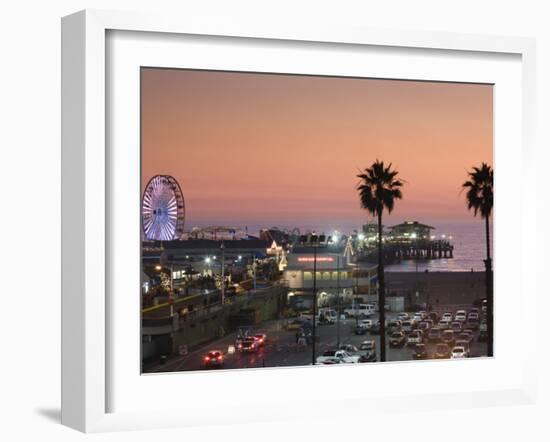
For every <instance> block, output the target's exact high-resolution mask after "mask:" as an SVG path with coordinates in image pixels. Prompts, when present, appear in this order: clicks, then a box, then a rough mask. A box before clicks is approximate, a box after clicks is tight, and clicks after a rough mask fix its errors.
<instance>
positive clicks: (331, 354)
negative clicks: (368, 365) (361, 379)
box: [315, 350, 360, 364]
mask: <svg viewBox="0 0 550 442" xmlns="http://www.w3.org/2000/svg"><path fill="white" fill-rule="evenodd" d="M335 358H336V359H339V360H340V361H341V362H343V363H346V364H356V363H358V362H359V359H360V356H358V355H350V354H349V353H348V352H346V351H345V350H327V351H325V352H323V354H322V355H321V356H318V357H317V359H316V360H315V362H317V363H320V364H324V363H325V361H332V360H333V359H335Z"/></svg>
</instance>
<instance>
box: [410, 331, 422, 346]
mask: <svg viewBox="0 0 550 442" xmlns="http://www.w3.org/2000/svg"><path fill="white" fill-rule="evenodd" d="M423 342H424V334H423V333H422V331H420V330H414V331H412V332H411V333H410V334H409V336H408V337H407V345H408V346H413V345H416V344H422V343H423Z"/></svg>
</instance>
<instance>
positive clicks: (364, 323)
mask: <svg viewBox="0 0 550 442" xmlns="http://www.w3.org/2000/svg"><path fill="white" fill-rule="evenodd" d="M372 324H373V320H372V319H362V320H360V321H359V322H358V323H357V326H356V327H355V334H356V335H364V334H365V333H367V331H368V330H370V329H371V327H372Z"/></svg>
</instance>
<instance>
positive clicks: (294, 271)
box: [141, 175, 483, 372]
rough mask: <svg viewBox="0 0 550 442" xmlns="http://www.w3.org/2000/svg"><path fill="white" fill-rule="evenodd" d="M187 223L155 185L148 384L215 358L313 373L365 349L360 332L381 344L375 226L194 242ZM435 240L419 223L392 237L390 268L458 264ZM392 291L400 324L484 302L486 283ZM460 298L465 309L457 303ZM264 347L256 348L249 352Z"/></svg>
mask: <svg viewBox="0 0 550 442" xmlns="http://www.w3.org/2000/svg"><path fill="white" fill-rule="evenodd" d="M185 217H186V213H185V201H184V197H183V193H182V191H181V189H180V187H179V185H178V183H177V182H176V180H175V179H173V178H172V177H170V176H168V175H158V176H156V177H153V178H152V179H151V181H150V182H149V184H148V185H147V187H146V189H145V192H144V195H143V204H142V222H143V237H142V274H141V312H142V313H141V322H142V327H141V333H142V367H143V371H144V372H162V371H180V370H197V369H202V368H209V367H210V366H211V365H212V364H211V362H212V361H211V358H212V355H214V356H213V357H214V358H215V360H214V362H215V363H216V365H217V361H218V359H217V358H218V357H219V358H220V359H219V361H221V364H220V365H219V366H222V367H223V368H245V367H266V366H291V365H306V364H310V363H312V361H315V358H316V357H317V356H319V355H322V354H323V352H326V351H330V350H331V349H333V348H334V349H337V348H340V347H342V346H346V345H347V346H349V347H350V348H351V347H354V346H359V345H360V343H362V342H363V341H365V336H362V333H361V330H359V326H360V321H367V322H365V324H367V325H368V327H367V325H366V326H365V327H366V328H367V329H368V333H371V334H372V336H371V339H372V341H373V342H374V343H376V342H378V337H377V336H376V327H372V329H371V326H372V325H375V323H376V321H375V319H376V314H375V312H376V311H377V310H378V309H379V306H378V285H377V282H378V280H377V260H376V259H377V255H376V250H377V248H376V245H377V242H378V234H377V230H376V229H375V226H373V225H372V224H366V225H364V226H362V227H359V228H358V230H356V231H353V232H338V231H332V232H315V231H307V230H303V229H300V227H299V226H298V227H293V228H283V227H266V228H262V229H260V230H259V231H258V232H249V231H248V228H247V227H245V226H243V227H239V226H216V225H213V226H207V227H193V228H190V229H187V230H186V229H185ZM433 230H434V227H432V226H428V225H425V224H422V223H419V222H416V221H405V222H403V223H401V224H398V225H395V226H391V227H388V228H387V229H384V231H383V237H382V241H383V244H384V262H386V263H395V262H399V261H400V260H408V259H411V260H413V259H417V260H420V259H424V260H425V259H441V258H447V259H452V257H453V248H454V247H453V244H452V238H450V237H448V238H441V237H439V238H437V239H436V237H435V236H434V235H433V234H432V233H433ZM386 280H387V284H386V285H387V289H386V305H385V306H384V308H385V309H386V310H387V312H388V319H391V318H392V314H393V315H398V314H403V313H404V312H407V311H409V312H411V316H412V312H413V311H419V310H424V311H426V310H428V309H434V310H436V309H437V306H438V305H441V306H446V305H451V304H453V305H455V304H456V305H458V304H461V303H462V302H464V303H468V304H471V303H472V302H475V300H476V299H479V298H481V296H482V293H483V276H482V275H479V274H477V273H472V274H471V275H466V274H464V275H462V274H461V275H458V274H457V275H455V277H454V279H453V282H452V284H451V285H449V283H448V279H445V280H444V279H443V278H441V275H439V276H438V275H436V274H433V275H428V274H421V275H418V274H407V275H405V274H392V273H388V274H387V275H386ZM465 293H467V294H468V295H467V297H466V298H464V294H465ZM458 295H460V299H461V302H460V303H457V302H455V301H454V300H453V299H451V298H452V297H453V296H458ZM371 316H372V320H370V319H367V318H369V317H371ZM368 321H370V322H368ZM254 337H255V341H254V346H253V348H252V349H251V348H250V347H249V348H246V349H245V350H246V351H245V350H243V348H242V346H243V345H245V346H246V345H247V344H246V342H247V339H249V340H251V342H252V338H254ZM251 345H252V344H251ZM374 345H375V344H374ZM390 350H391V349H390ZM474 350H475V349H474ZM217 352H218V353H219V356H216V355H217V354H218V353H217ZM312 352H313V354H312ZM373 354H374V359H373V360H376V351H374V353H373ZM222 358H223V359H222ZM388 359H389V360H403V359H411V352H410V350H407V349H406V348H404V347H403V348H397V349H394V350H391V351H390V353H389V358H388Z"/></svg>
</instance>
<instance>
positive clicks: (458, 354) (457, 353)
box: [451, 345, 467, 359]
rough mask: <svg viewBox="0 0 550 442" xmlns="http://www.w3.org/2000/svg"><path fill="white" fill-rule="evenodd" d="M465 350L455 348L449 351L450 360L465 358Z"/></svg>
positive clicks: (458, 347)
mask: <svg viewBox="0 0 550 442" xmlns="http://www.w3.org/2000/svg"><path fill="white" fill-rule="evenodd" d="M466 357H467V356H466V350H465V349H464V347H460V346H458V345H457V346H455V347H453V349H452V351H451V359H464V358H466Z"/></svg>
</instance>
